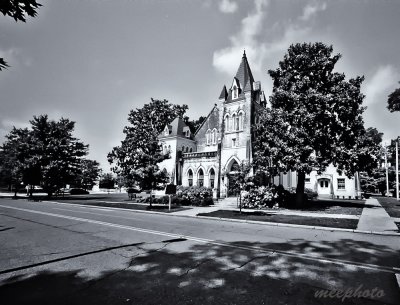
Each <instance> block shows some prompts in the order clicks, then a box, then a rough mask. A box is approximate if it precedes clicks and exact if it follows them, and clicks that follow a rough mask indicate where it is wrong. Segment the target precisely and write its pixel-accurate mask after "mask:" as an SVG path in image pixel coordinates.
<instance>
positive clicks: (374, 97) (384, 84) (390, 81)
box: [364, 65, 400, 106]
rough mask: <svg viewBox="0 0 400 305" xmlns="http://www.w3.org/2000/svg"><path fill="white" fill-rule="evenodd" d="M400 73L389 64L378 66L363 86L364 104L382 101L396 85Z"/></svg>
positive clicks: (384, 100) (384, 101) (383, 101)
mask: <svg viewBox="0 0 400 305" xmlns="http://www.w3.org/2000/svg"><path fill="white" fill-rule="evenodd" d="M399 79H400V73H399V72H398V71H396V69H395V68H393V67H392V66H390V65H386V66H380V67H379V68H378V69H377V71H376V72H375V74H374V75H373V76H372V77H371V78H370V80H369V81H367V82H366V84H365V87H364V93H365V95H366V97H365V105H371V104H374V103H377V102H379V103H384V104H385V106H386V101H387V96H388V95H389V94H390V93H391V91H392V90H394V89H395V88H396V87H397V86H398V80H399Z"/></svg>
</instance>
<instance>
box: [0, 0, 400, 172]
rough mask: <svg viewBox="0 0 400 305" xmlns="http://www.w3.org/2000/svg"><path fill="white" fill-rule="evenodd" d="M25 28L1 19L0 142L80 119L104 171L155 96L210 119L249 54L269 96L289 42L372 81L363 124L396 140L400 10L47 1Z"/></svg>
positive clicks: (366, 88) (284, 1)
mask: <svg viewBox="0 0 400 305" xmlns="http://www.w3.org/2000/svg"><path fill="white" fill-rule="evenodd" d="M39 2H40V3H42V4H43V7H42V8H40V10H39V11H38V16H37V17H36V18H34V19H32V18H29V19H28V20H27V23H20V22H18V23H16V22H14V21H13V19H11V18H9V17H4V16H2V15H0V57H4V58H5V59H6V60H7V62H8V63H9V64H10V66H11V67H10V68H9V69H8V70H5V71H1V72H0V142H2V141H3V140H4V135H5V134H6V133H7V132H9V130H10V129H11V127H12V126H16V127H24V126H27V125H28V122H29V120H30V119H31V118H32V117H33V115H39V114H48V115H49V116H50V118H52V119H59V118H60V117H61V116H63V117H67V118H69V119H71V120H73V121H76V132H75V135H76V136H77V137H79V138H81V139H82V140H83V141H84V142H85V143H88V144H89V145H90V155H89V157H90V158H92V159H96V160H98V161H99V162H101V164H102V166H103V167H104V169H106V170H107V169H108V168H109V166H108V163H107V160H106V155H107V153H108V152H109V151H110V150H111V149H112V147H113V146H116V145H118V144H119V142H120V141H121V140H122V139H123V134H122V129H123V127H124V126H125V125H126V124H127V115H128V113H129V110H130V109H134V108H138V107H142V106H143V104H145V103H148V102H149V101H150V98H151V97H153V98H158V99H164V98H165V99H168V100H169V101H170V102H172V103H177V104H187V105H188V106H189V112H188V115H189V116H190V117H191V118H198V117H199V116H200V115H207V113H208V111H209V110H210V109H211V107H212V106H213V105H214V103H216V101H217V98H218V96H219V93H220V91H221V88H222V86H223V85H224V84H226V85H229V84H230V83H231V80H232V77H233V76H234V74H235V72H236V69H237V67H238V65H239V63H240V60H241V56H242V53H243V49H246V54H247V57H248V60H249V63H250V66H251V68H252V70H253V75H254V77H255V79H256V80H259V81H261V83H262V87H263V89H264V90H265V92H266V95H269V94H270V93H271V90H272V87H271V79H270V77H269V76H268V74H267V70H268V69H273V68H276V67H277V66H278V62H279V60H281V59H282V57H283V55H284V54H285V51H286V50H287V48H288V47H289V45H290V44H292V43H296V42H315V41H322V42H324V43H326V44H332V45H333V47H334V52H336V53H341V54H342V55H343V57H342V59H341V60H340V62H339V63H338V65H337V67H336V70H337V71H339V72H344V73H345V74H346V76H347V77H348V78H350V77H355V76H357V75H364V76H365V82H364V85H363V93H364V94H365V95H366V99H365V105H366V106H368V110H367V111H366V112H365V115H364V117H365V122H366V126H367V127H368V126H373V127H376V128H378V129H379V130H380V131H382V132H384V134H385V135H384V138H385V139H390V138H394V137H396V136H398V135H400V131H399V130H400V128H399V127H400V113H394V114H391V113H389V111H388V110H386V101H387V95H388V94H389V93H390V92H392V91H393V90H394V89H395V88H397V87H399V86H400V84H398V82H399V81H400V56H399V54H400V52H399V51H400V40H399V29H400V18H399V16H400V1H396V0H381V1H376V0H348V1H344V0H331V1H329V0H327V1H325V2H324V1H313V0H304V1H302V0H255V1H250V0H249V1H238V0H169V1H166V0H163V1H162V0H120V1H116V0H115V1H111V0H57V1H50V0H39Z"/></svg>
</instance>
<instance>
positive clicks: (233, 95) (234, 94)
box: [232, 85, 239, 99]
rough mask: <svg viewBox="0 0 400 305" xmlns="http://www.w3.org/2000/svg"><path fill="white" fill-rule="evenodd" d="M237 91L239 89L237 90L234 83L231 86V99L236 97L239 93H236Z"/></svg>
mask: <svg viewBox="0 0 400 305" xmlns="http://www.w3.org/2000/svg"><path fill="white" fill-rule="evenodd" d="M238 91H239V90H238V87H237V86H236V85H234V86H233V88H232V98H233V99H236V98H238V95H239V94H238Z"/></svg>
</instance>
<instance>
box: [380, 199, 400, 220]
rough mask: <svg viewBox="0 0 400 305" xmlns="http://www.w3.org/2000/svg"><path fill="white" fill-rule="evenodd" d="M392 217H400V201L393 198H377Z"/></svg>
mask: <svg viewBox="0 0 400 305" xmlns="http://www.w3.org/2000/svg"><path fill="white" fill-rule="evenodd" d="M375 198H376V199H377V200H378V201H379V203H380V204H381V205H382V206H383V207H384V208H385V210H386V212H387V213H388V214H389V216H390V217H400V201H397V200H396V199H395V198H391V197H375Z"/></svg>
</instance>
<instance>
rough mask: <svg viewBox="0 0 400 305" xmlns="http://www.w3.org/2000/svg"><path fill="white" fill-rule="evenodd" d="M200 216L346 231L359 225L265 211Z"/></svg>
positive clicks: (348, 221)
mask: <svg viewBox="0 0 400 305" xmlns="http://www.w3.org/2000/svg"><path fill="white" fill-rule="evenodd" d="M198 216H208V217H217V218H231V219H244V220H257V221H265V222H280V223H290V224H298V225H308V226H321V227H333V228H344V229H356V228H357V224H358V220H357V219H342V218H326V217H324V218H322V217H306V216H297V215H279V214H269V213H267V212H263V211H255V212H242V213H241V214H240V213H239V211H229V210H219V211H215V212H211V213H200V214H198Z"/></svg>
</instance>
